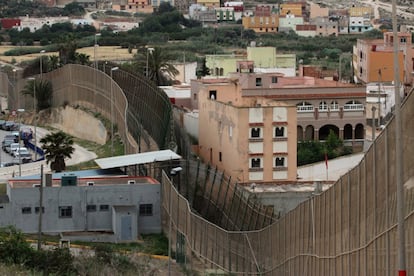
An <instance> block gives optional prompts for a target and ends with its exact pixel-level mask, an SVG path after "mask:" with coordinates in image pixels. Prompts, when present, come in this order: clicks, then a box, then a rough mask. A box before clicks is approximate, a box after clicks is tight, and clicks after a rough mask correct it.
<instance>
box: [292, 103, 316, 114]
mask: <svg viewBox="0 0 414 276" xmlns="http://www.w3.org/2000/svg"><path fill="white" fill-rule="evenodd" d="M296 109H297V111H298V112H313V105H312V104H311V103H308V102H301V103H299V104H297V105H296Z"/></svg>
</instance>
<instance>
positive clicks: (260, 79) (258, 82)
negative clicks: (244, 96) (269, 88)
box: [256, 78, 262, 86]
mask: <svg viewBox="0 0 414 276" xmlns="http://www.w3.org/2000/svg"><path fill="white" fill-rule="evenodd" d="M256 86H262V78H256Z"/></svg>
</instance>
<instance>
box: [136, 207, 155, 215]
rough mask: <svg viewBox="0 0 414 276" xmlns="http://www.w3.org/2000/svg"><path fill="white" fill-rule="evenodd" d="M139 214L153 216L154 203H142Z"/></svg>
mask: <svg viewBox="0 0 414 276" xmlns="http://www.w3.org/2000/svg"><path fill="white" fill-rule="evenodd" d="M139 215H140V216H152V204H140V205H139Z"/></svg>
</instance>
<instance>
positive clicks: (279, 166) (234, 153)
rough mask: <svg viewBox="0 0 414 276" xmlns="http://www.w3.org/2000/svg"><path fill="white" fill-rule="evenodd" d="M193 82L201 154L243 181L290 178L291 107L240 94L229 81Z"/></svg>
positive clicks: (292, 165)
mask: <svg viewBox="0 0 414 276" xmlns="http://www.w3.org/2000/svg"><path fill="white" fill-rule="evenodd" d="M239 81H242V80H241V79H239ZM193 82H198V85H197V86H198V89H199V90H198V91H197V92H196V93H197V95H198V98H199V102H198V103H199V126H200V127H199V154H200V156H201V158H203V159H204V160H205V161H206V162H209V163H210V164H212V165H214V166H217V167H218V169H220V170H223V171H226V172H227V173H228V174H230V175H231V176H232V177H235V178H236V179H238V181H239V182H243V183H252V182H273V183H275V182H277V183H279V182H286V181H295V180H296V108H295V107H294V106H288V105H286V104H284V103H281V102H274V101H268V100H266V99H265V98H264V97H256V96H255V97H246V96H244V95H243V91H242V90H240V86H239V85H237V84H236V83H235V82H233V79H221V80H217V79H216V80H197V81H196V80H194V81H193ZM203 126H208V127H203Z"/></svg>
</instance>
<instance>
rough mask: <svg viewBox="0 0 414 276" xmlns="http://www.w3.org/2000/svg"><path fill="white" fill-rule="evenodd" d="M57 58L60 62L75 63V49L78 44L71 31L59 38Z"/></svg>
mask: <svg viewBox="0 0 414 276" xmlns="http://www.w3.org/2000/svg"><path fill="white" fill-rule="evenodd" d="M58 47H59V60H60V62H61V63H62V64H68V63H75V62H76V49H77V48H78V44H77V43H76V39H75V37H74V35H73V34H72V33H69V34H68V35H66V36H65V37H63V38H61V42H60V43H59V46H58Z"/></svg>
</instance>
